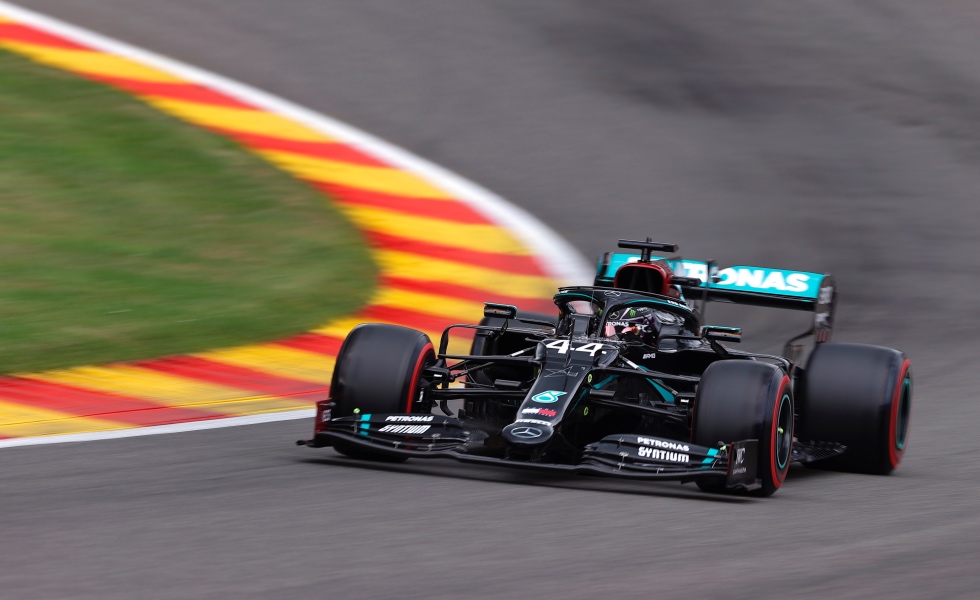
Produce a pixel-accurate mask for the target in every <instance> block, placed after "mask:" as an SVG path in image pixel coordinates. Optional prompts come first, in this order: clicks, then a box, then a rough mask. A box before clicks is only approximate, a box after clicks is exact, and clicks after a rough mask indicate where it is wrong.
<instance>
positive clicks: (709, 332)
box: [701, 325, 742, 344]
mask: <svg viewBox="0 0 980 600" xmlns="http://www.w3.org/2000/svg"><path fill="white" fill-rule="evenodd" d="M701 337H703V338H704V339H706V340H710V341H714V342H732V343H735V344H737V343H739V342H741V341H742V328H741V327H722V326H721V325H704V326H703V327H701Z"/></svg>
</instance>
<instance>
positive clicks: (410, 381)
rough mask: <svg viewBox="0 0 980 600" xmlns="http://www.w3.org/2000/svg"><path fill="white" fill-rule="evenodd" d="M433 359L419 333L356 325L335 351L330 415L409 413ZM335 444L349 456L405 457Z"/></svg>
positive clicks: (424, 337) (428, 344)
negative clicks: (421, 380) (337, 351)
mask: <svg viewBox="0 0 980 600" xmlns="http://www.w3.org/2000/svg"><path fill="white" fill-rule="evenodd" d="M434 362H435V351H434V350H433V348H432V342H431V341H429V336H427V335H425V334H424V333H422V332H421V331H416V330H414V329H409V328H407V327H399V326H397V325H386V324H380V323H366V324H363V325H358V326H357V327H355V328H354V329H353V330H351V332H350V333H349V334H348V335H347V338H346V339H345V340H344V343H343V345H342V346H341V347H340V352H339V353H338V354H337V362H336V364H335V366H334V372H333V378H332V380H331V383H330V399H331V400H332V401H333V403H334V408H333V416H334V417H349V416H351V415H354V414H359V413H380V414H385V413H410V412H413V408H415V406H416V403H415V401H416V399H417V398H418V395H419V392H420V390H419V377H420V376H421V373H422V369H423V368H424V367H426V366H427V365H431V364H432V363H434ZM334 448H335V449H336V450H337V452H340V453H341V454H344V455H347V456H350V457H353V458H365V459H371V460H385V461H388V462H402V461H404V460H406V458H405V457H402V456H394V455H389V454H384V453H380V452H372V451H371V450H366V449H364V448H362V447H361V446H356V445H354V444H348V443H344V442H342V441H337V442H335V443H334Z"/></svg>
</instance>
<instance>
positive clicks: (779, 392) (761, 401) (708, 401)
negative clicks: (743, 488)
mask: <svg viewBox="0 0 980 600" xmlns="http://www.w3.org/2000/svg"><path fill="white" fill-rule="evenodd" d="M749 439H756V440H759V464H758V470H757V473H758V476H759V477H760V478H761V479H762V488H761V489H759V490H757V491H756V492H754V493H755V494H756V495H759V496H771V495H772V494H774V493H775V492H776V490H778V489H779V488H780V486H782V484H783V480H785V479H786V473H787V472H788V471H789V463H790V459H791V456H792V451H793V388H792V385H791V383H790V379H789V376H787V375H786V373H785V372H784V371H783V370H782V369H780V368H779V367H777V366H775V365H771V364H768V363H763V362H755V361H747V360H744V361H743V360H722V361H718V362H715V363H712V364H711V365H710V366H709V367H708V368H707V369H706V370H705V372H704V375H703V376H702V377H701V382H700V383H699V384H698V391H697V397H696V398H695V406H694V426H693V438H692V441H693V442H694V443H695V444H697V445H699V446H707V447H709V448H710V447H714V446H716V445H717V444H718V443H719V442H724V443H731V442H737V441H740V440H749ZM697 484H698V487H699V488H701V489H702V490H704V491H708V492H722V491H725V489H726V488H725V485H724V483H722V482H717V481H698V482H697Z"/></svg>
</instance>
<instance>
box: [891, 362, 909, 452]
mask: <svg viewBox="0 0 980 600" xmlns="http://www.w3.org/2000/svg"><path fill="white" fill-rule="evenodd" d="M898 402H899V404H898V423H897V424H896V426H895V448H896V449H897V450H899V451H901V450H904V449H905V436H906V435H908V431H909V417H910V416H911V413H912V374H911V373H909V372H907V371H906V373H905V378H904V379H903V380H902V391H901V394H900V395H899V399H898Z"/></svg>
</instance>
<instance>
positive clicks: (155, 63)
mask: <svg viewBox="0 0 980 600" xmlns="http://www.w3.org/2000/svg"><path fill="white" fill-rule="evenodd" d="M0 14H5V15H7V16H9V17H10V18H12V19H14V20H15V21H19V22H21V23H24V24H25V25H30V26H32V27H36V28H37V29H42V30H44V31H47V32H50V33H53V34H56V35H59V36H62V37H64V38H68V39H70V40H72V41H75V42H77V43H79V44H82V45H85V46H89V47H91V48H95V49H97V50H101V51H103V52H107V53H111V54H117V55H119V56H124V57H126V58H129V59H132V60H135V61H137V62H141V63H143V64H145V65H149V66H151V67H154V68H157V69H160V70H161V71H166V72H168V73H171V74H173V75H176V76H177V77H180V78H181V79H185V80H187V81H190V82H193V83H198V84H200V85H203V86H206V87H209V88H211V89H214V90H217V91H220V92H222V93H225V94H227V95H229V96H232V97H234V98H237V99H239V100H241V101H243V102H246V103H248V104H252V105H254V106H257V107H259V108H262V109H264V110H267V111H269V112H272V113H276V114H279V115H282V116H283V117H287V118H289V119H292V120H294V121H296V122H298V123H302V124H303V125H306V126H307V127H309V128H310V129H313V130H315V131H319V132H321V133H323V134H325V135H328V136H330V137H332V138H335V139H337V140H340V141H342V142H344V143H347V144H350V145H352V146H355V147H357V148H358V149H360V150H362V151H364V152H365V153H367V154H371V155H373V156H376V157H378V158H380V159H381V160H383V161H385V162H387V163H388V164H390V165H392V166H394V167H398V168H399V169H402V170H405V171H408V172H411V173H414V174H416V175H418V176H420V177H423V178H425V179H427V180H428V181H430V182H432V183H433V184H434V185H435V186H437V187H439V188H441V189H443V190H446V191H447V192H449V193H450V194H452V195H453V197H455V198H457V199H459V200H461V201H463V202H465V203H467V204H469V205H470V206H471V207H472V208H473V209H474V210H477V211H478V212H480V213H482V214H483V215H485V216H486V217H487V218H489V219H490V220H492V221H493V222H495V223H496V224H497V225H499V226H501V227H503V228H505V229H507V230H508V231H510V232H511V233H512V234H514V236H516V237H517V238H518V239H519V240H520V241H521V242H522V243H523V244H525V245H526V246H527V247H529V248H531V249H532V250H533V251H534V254H535V255H536V256H537V257H538V258H539V262H540V264H541V267H542V268H543V269H544V270H545V272H546V274H547V275H548V276H549V277H552V278H553V279H556V280H558V281H560V282H562V283H568V284H580V285H587V284H589V283H591V282H592V275H593V273H592V269H591V268H590V267H589V263H588V262H587V261H586V260H585V258H584V257H583V256H582V255H581V254H580V253H579V251H578V250H576V249H575V248H574V247H572V246H571V245H570V244H569V243H568V242H566V241H565V240H564V239H563V238H561V237H560V236H559V235H558V234H557V233H555V232H554V231H552V230H551V229H550V228H548V227H547V226H546V225H545V224H544V223H542V222H541V221H539V220H538V219H537V218H536V217H534V216H533V215H531V214H530V213H529V212H527V211H526V210H524V209H522V208H520V207H519V206H515V205H514V204H511V203H510V202H508V201H506V200H504V199H503V198H502V197H500V196H498V195H497V194H494V193H493V192H491V191H490V190H488V189H486V188H484V187H482V186H480V185H478V184H476V183H474V182H472V181H470V180H468V179H466V178H464V177H462V176H460V175H457V174H456V173H453V172H452V171H449V170H447V169H445V168H443V167H441V166H439V165H437V164H435V163H433V162H430V161H428V160H426V159H424V158H422V157H420V156H416V155H415V154H412V153H411V152H409V151H407V150H405V149H403V148H399V147H398V146H395V145H394V144H391V143H389V142H386V141H384V140H382V139H380V138H378V137H375V136H373V135H371V134H370V133H367V132H365V131H362V130H360V129H357V128H356V127H353V126H351V125H348V124H347V123H343V122H341V121H338V120H336V119H333V118H330V117H328V116H326V115H324V114H321V113H318V112H316V111H313V110H310V109H308V108H305V107H303V106H299V105H298V104H294V103H293V102H290V101H289V100H286V99H284V98H280V97H279V96H275V95H273V94H270V93H268V92H264V91H262V90H260V89H257V88H254V87H251V86H249V85H246V84H244V83H241V82H238V81H234V80H232V79H228V78H227V77H223V76H221V75H218V74H216V73H211V72H209V71H205V70H203V69H199V68H197V67H194V66H191V65H188V64H186V63H182V62H180V61H177V60H174V59H171V58H167V57H165V56H162V55H160V54H156V53H154V52H150V51H148V50H144V49H142V48H137V47H136V46H131V45H129V44H126V43H125V42H120V41H118V40H114V39H111V38H108V37H106V36H104V35H101V34H98V33H95V32H94V31H89V30H88V29H83V28H81V27H77V26H75V25H71V24H69V23H65V22H64V21H59V20H57V19H54V18H52V17H48V16H46V15H42V14H40V13H36V12H34V11H31V10H27V9H26V8H22V7H19V6H16V5H13V4H9V3H7V2H4V1H3V0H0ZM312 414H313V413H312V411H289V412H284V413H267V414H261V415H252V416H247V417H231V418H227V419H215V420H212V421H194V422H190V423H175V424H173V425H160V426H157V427H140V428H135V429H123V430H113V431H106V432H96V433H91V434H87V433H86V434H71V435H57V436H43V437H31V438H15V439H10V440H0V448H3V447H7V446H26V445H32V444H53V443H58V442H82V441H90V440H104V439H113V438H121V437H134V436H138V435H154V434H161V433H177V432H181V431H197V430H201V429H215V428H218V427H233V426H235V425H252V424H255V423H266V422H271V421H281V420H285V419H298V418H303V417H308V416H312Z"/></svg>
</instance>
